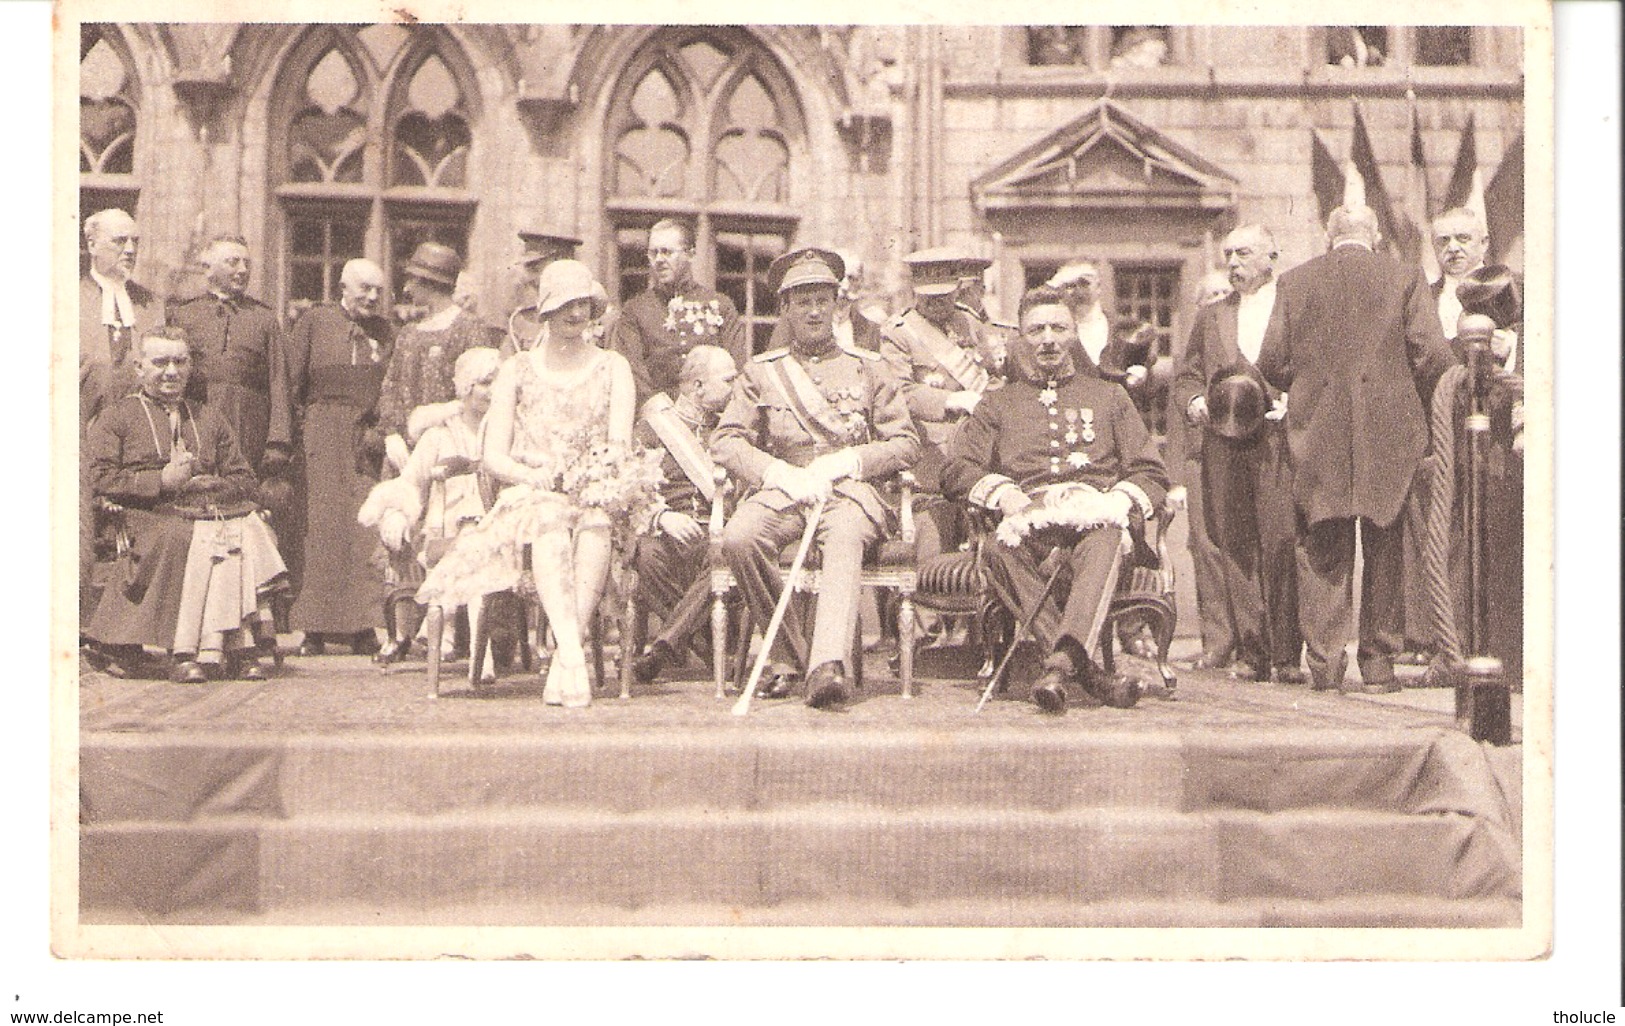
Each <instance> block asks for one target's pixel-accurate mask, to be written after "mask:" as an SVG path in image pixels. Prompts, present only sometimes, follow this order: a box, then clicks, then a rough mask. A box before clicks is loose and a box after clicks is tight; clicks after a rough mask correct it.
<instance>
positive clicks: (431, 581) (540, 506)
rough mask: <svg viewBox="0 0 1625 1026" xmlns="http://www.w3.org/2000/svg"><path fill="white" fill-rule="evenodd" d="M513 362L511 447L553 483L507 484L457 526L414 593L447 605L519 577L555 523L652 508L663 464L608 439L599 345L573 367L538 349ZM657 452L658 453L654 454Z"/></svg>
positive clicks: (589, 523)
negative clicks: (474, 520)
mask: <svg viewBox="0 0 1625 1026" xmlns="http://www.w3.org/2000/svg"><path fill="white" fill-rule="evenodd" d="M514 359H515V360H517V361H519V362H518V366H517V371H516V372H517V374H518V380H517V382H516V395H515V408H514V426H513V441H512V444H511V445H510V446H509V456H510V457H511V458H512V459H514V460H516V461H518V462H520V463H523V464H525V465H526V466H528V467H533V468H536V469H539V470H543V471H544V472H546V473H547V474H548V475H549V476H550V477H551V478H552V481H553V487H552V488H541V487H537V486H533V485H529V484H513V485H508V486H507V487H506V488H504V489H503V491H502V494H501V495H500V496H498V498H497V501H496V503H495V504H494V505H493V506H492V507H491V511H490V512H489V513H487V514H486V515H485V516H484V518H483V519H481V520H480V522H479V523H478V524H476V525H474V526H473V527H470V528H468V529H466V530H464V531H463V532H462V533H461V534H459V535H458V536H457V540H456V542H454V543H453V544H452V547H451V550H450V551H449V552H447V553H446V555H445V557H444V558H443V559H441V560H440V562H439V563H437V564H436V565H435V567H434V568H433V569H432V570H430V571H429V574H428V577H427V579H426V580H425V581H424V582H423V586H422V587H421V588H419V589H418V595H417V597H418V601H419V602H424V603H431V604H435V605H440V606H443V607H446V608H450V607H452V606H457V605H465V604H467V603H469V602H470V601H472V600H475V599H478V598H479V597H480V596H482V595H486V594H490V593H491V592H496V591H505V590H508V589H511V588H514V587H515V586H517V585H519V584H520V583H521V579H522V577H523V569H522V563H521V558H522V555H523V551H524V547H525V545H526V544H528V543H530V542H531V541H533V540H535V539H536V538H537V537H539V536H540V535H542V534H544V533H546V532H549V531H555V530H559V529H575V528H580V527H593V526H615V525H625V524H629V523H630V524H639V523H640V522H641V520H642V519H643V517H642V516H638V515H634V514H642V513H644V512H645V511H647V510H650V509H652V508H653V504H654V502H655V501H656V497H657V496H658V489H659V484H660V480H661V478H660V469H659V468H660V464H659V461H658V459H654V458H651V456H650V455H649V454H646V453H644V452H643V451H642V450H636V451H634V450H631V449H628V448H626V447H623V446H615V445H612V444H610V443H609V441H608V438H609V400H610V382H611V380H612V378H613V376H614V375H613V374H612V373H611V370H612V361H617V360H619V361H623V362H624V360H625V357H623V356H621V355H620V354H619V353H616V352H612V351H608V350H599V351H597V352H595V353H594V354H593V357H592V359H591V360H590V361H589V362H588V363H587V365H586V366H584V367H582V368H581V369H579V370H576V371H574V372H570V373H559V372H556V371H549V370H547V369H546V368H545V366H544V365H543V362H542V361H543V353H542V352H541V351H539V350H537V351H531V352H526V353H521V354H519V355H517V356H515V357H514ZM658 455H659V454H658V453H654V454H653V456H654V457H658Z"/></svg>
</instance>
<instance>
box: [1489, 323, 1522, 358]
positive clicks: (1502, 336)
mask: <svg viewBox="0 0 1625 1026" xmlns="http://www.w3.org/2000/svg"><path fill="white" fill-rule="evenodd" d="M1517 344H1518V333H1517V332H1516V331H1513V330H1512V329H1511V328H1496V329H1495V334H1493V335H1491V336H1490V352H1492V353H1494V354H1495V359H1496V360H1497V361H1498V362H1500V363H1506V362H1507V357H1508V356H1510V355H1512V350H1513V348H1514V347H1516V346H1517Z"/></svg>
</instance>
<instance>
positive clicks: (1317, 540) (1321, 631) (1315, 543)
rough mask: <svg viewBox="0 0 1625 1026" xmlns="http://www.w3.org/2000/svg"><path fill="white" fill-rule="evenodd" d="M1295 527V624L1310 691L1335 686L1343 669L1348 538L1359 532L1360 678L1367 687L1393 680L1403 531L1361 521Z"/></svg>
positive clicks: (1401, 625) (1350, 572) (1401, 633)
mask: <svg viewBox="0 0 1625 1026" xmlns="http://www.w3.org/2000/svg"><path fill="white" fill-rule="evenodd" d="M1297 522H1298V623H1299V625H1300V627H1301V628H1302V631H1303V639H1304V642H1305V643H1306V644H1307V645H1308V648H1309V673H1310V674H1311V676H1312V677H1313V678H1314V682H1315V684H1316V685H1317V686H1321V687H1328V686H1329V687H1335V686H1337V685H1338V684H1340V683H1341V682H1342V679H1343V672H1344V670H1345V669H1346V659H1345V657H1344V654H1343V648H1344V646H1345V645H1346V644H1347V643H1348V637H1349V626H1350V623H1349V621H1350V619H1351V617H1352V607H1353V604H1354V532H1355V530H1356V525H1358V530H1359V532H1360V549H1361V553H1362V555H1363V557H1364V560H1365V567H1364V570H1363V572H1362V573H1361V575H1360V587H1361V593H1360V635H1359V637H1360V645H1359V649H1358V652H1357V658H1358V659H1359V663H1360V675H1361V677H1363V678H1364V680H1365V683H1367V684H1385V683H1388V682H1390V681H1392V680H1393V679H1394V654H1395V653H1396V652H1398V651H1399V646H1400V644H1401V643H1402V642H1403V641H1404V637H1405V608H1404V602H1405V595H1404V588H1403V586H1402V583H1401V575H1402V574H1403V573H1404V571H1405V540H1404V534H1405V527H1404V522H1403V520H1402V519H1397V520H1395V521H1394V522H1393V523H1392V524H1389V525H1388V526H1386V527H1382V526H1379V525H1377V524H1375V523H1373V522H1372V521H1370V520H1367V519H1366V518H1364V517H1359V518H1353V517H1342V518H1337V519H1333V520H1322V521H1320V522H1319V523H1317V524H1314V525H1310V524H1308V523H1307V522H1306V521H1305V519H1304V517H1303V513H1302V511H1299V513H1298V516H1297Z"/></svg>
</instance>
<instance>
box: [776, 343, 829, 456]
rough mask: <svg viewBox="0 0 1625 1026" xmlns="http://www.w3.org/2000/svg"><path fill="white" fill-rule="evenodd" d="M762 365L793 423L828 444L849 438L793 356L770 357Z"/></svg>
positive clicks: (827, 401)
mask: <svg viewBox="0 0 1625 1026" xmlns="http://www.w3.org/2000/svg"><path fill="white" fill-rule="evenodd" d="M762 366H763V368H764V369H765V370H766V372H767V379H768V380H769V381H771V382H772V383H773V387H774V388H775V389H777V390H778V392H779V395H781V396H783V397H784V402H785V405H786V406H788V407H789V408H790V413H791V414H792V415H794V416H795V418H796V423H798V424H800V425H801V430H803V431H805V432H807V434H808V435H809V436H811V437H813V438H816V439H817V440H818V441H820V442H823V443H825V444H827V445H833V446H837V447H839V446H845V445H848V444H850V442H851V438H850V436H849V435H848V433H847V430H846V428H845V427H844V426H843V425H842V424H841V421H840V419H839V417H838V416H837V415H836V413H835V409H834V407H832V406H830V404H829V400H828V399H826V398H825V397H824V393H823V392H820V391H819V390H818V385H817V384H816V383H814V381H813V379H812V378H811V377H810V376H808V374H807V372H806V370H805V369H803V368H802V366H801V364H799V363H797V362H796V361H795V359H794V357H790V356H786V357H784V358H782V359H778V360H770V361H768V362H766V363H764V364H762Z"/></svg>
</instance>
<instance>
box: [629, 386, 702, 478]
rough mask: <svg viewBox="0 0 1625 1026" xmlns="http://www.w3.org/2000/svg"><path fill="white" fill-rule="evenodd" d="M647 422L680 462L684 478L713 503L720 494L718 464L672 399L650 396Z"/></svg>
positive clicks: (645, 410) (645, 408)
mask: <svg viewBox="0 0 1625 1026" xmlns="http://www.w3.org/2000/svg"><path fill="white" fill-rule="evenodd" d="M643 420H644V423H646V424H648V425H649V428H650V429H651V430H652V431H654V433H655V437H656V438H658V439H660V444H661V445H664V446H665V447H666V451H667V452H669V453H671V458H672V459H674V460H676V461H677V466H678V467H680V468H682V471H683V476H684V477H686V478H688V479H689V481H691V482H692V483H693V485H694V487H695V488H696V489H698V490H699V493H700V494H701V495H703V496H705V501H706V502H710V501H711V498H712V496H714V495H715V494H716V490H717V484H716V476H715V474H716V469H717V465H716V462H715V461H714V460H712V459H711V454H710V453H709V452H707V451H706V449H705V446H704V445H701V444H700V440H699V439H698V438H695V437H694V432H692V431H690V430H689V429H688V425H687V424H684V423H683V418H681V417H679V416H678V415H677V405H676V404H675V403H673V402H672V401H671V397H670V396H668V395H667V394H666V393H664V392H656V393H655V394H654V395H652V396H650V397H649V399H648V401H647V402H645V403H644V404H643Z"/></svg>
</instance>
